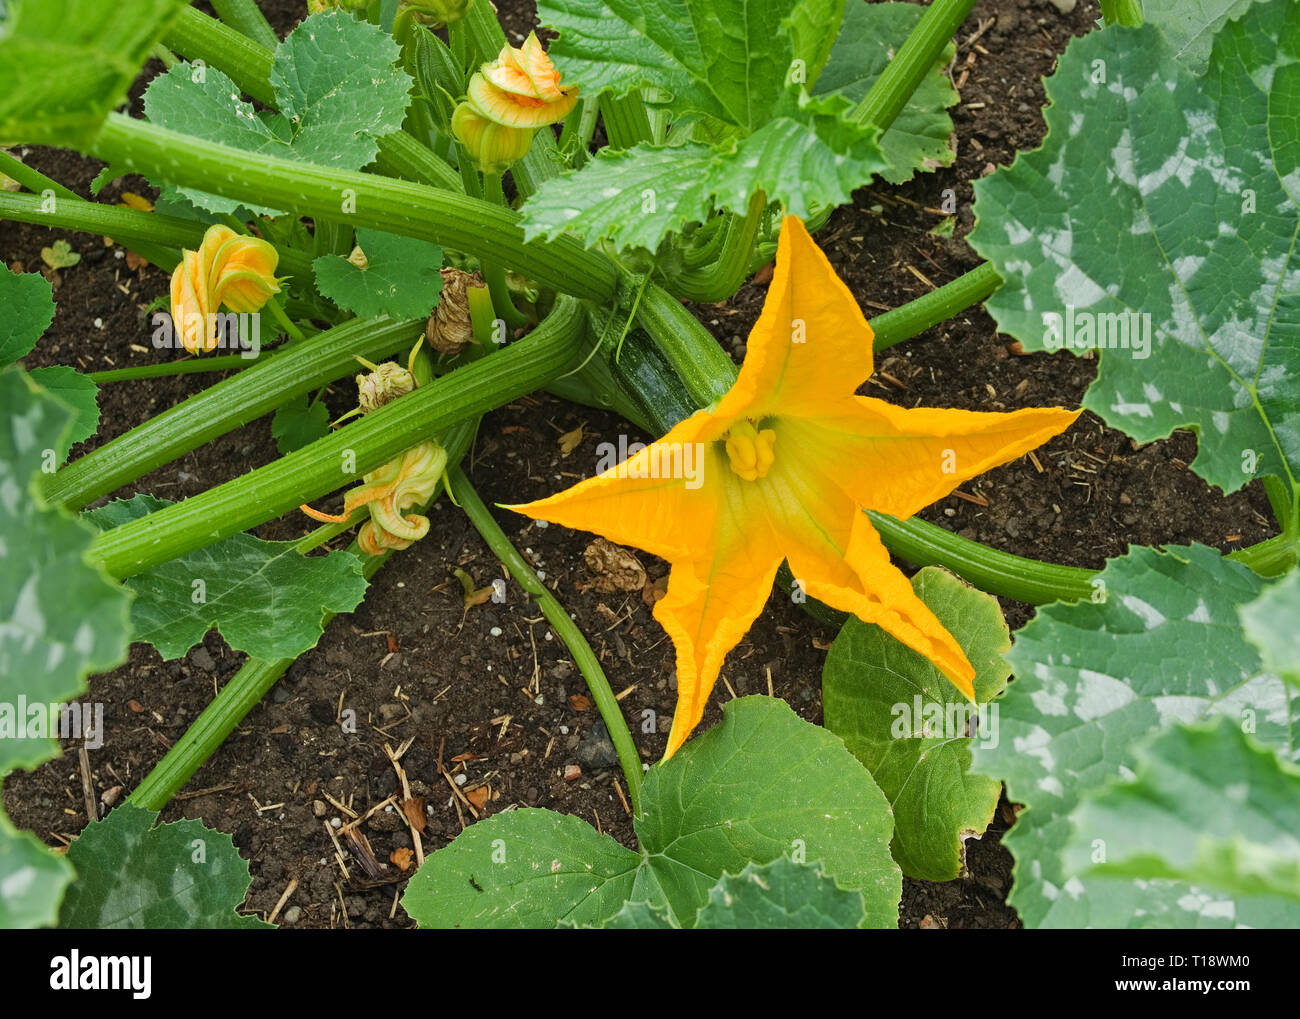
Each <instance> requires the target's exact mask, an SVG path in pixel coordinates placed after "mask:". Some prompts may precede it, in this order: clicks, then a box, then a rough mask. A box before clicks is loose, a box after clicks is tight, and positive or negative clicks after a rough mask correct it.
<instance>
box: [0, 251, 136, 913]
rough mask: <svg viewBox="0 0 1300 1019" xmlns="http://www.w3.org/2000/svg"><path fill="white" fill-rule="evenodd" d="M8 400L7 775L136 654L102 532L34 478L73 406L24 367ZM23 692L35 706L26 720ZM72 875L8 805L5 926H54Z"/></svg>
mask: <svg viewBox="0 0 1300 1019" xmlns="http://www.w3.org/2000/svg"><path fill="white" fill-rule="evenodd" d="M0 275H3V270H0ZM47 299H48V298H47ZM0 407H3V408H4V414H3V415H0V510H2V511H3V514H2V515H0V733H3V738H0V778H2V777H3V776H5V775H7V774H8V773H9V772H11V771H13V770H14V769H15V768H33V767H35V766H36V765H38V764H40V763H41V762H43V761H46V760H49V759H50V758H52V757H54V756H55V755H56V754H57V753H58V744H57V743H55V742H54V741H53V740H52V739H50V738H49V735H50V733H51V731H52V730H51V729H50V727H49V725H48V723H49V721H50V718H51V711H52V710H53V706H54V705H56V704H58V703H59V702H62V701H66V700H69V699H70V698H72V697H75V696H77V695H78V694H79V693H81V692H83V691H84V690H85V689H86V683H85V678H86V676H87V675H88V674H89V673H91V672H98V671H102V670H104V669H109V668H112V667H113V666H115V665H117V664H118V663H119V662H121V661H122V660H123V659H124V658H125V657H126V649H127V637H128V634H129V632H130V626H129V623H128V612H129V602H130V599H129V597H128V595H127V594H126V592H125V591H123V590H122V589H121V588H120V587H119V586H118V585H117V584H114V583H113V582H112V581H111V580H109V579H108V577H106V576H105V575H104V574H103V572H102V571H101V570H98V569H96V568H94V567H92V566H90V565H89V564H88V563H87V562H86V558H85V556H86V551H87V549H89V547H90V542H91V540H92V539H93V538H94V532H93V531H92V530H91V529H90V528H88V527H87V526H86V525H85V524H83V523H81V522H80V521H79V520H77V519H75V518H74V517H72V516H70V515H69V514H68V513H67V512H66V511H64V510H62V509H58V508H56V507H50V506H47V505H46V504H45V503H44V501H43V500H42V499H41V497H40V495H39V492H38V488H37V486H36V485H35V484H34V481H35V479H36V478H38V477H40V475H41V472H42V469H43V468H44V467H46V466H49V467H50V468H51V469H52V467H53V464H54V461H55V455H56V454H55V451H56V450H57V449H59V448H65V447H66V445H67V443H68V439H69V436H70V435H71V429H72V427H73V420H74V417H75V415H74V412H73V411H72V410H70V409H69V408H68V407H67V406H65V405H64V404H63V403H61V402H60V401H59V400H57V399H55V398H54V397H52V396H50V395H49V394H48V393H47V392H45V391H44V390H42V389H40V388H39V387H37V386H36V385H35V384H34V383H32V382H31V380H30V379H28V378H27V376H26V375H25V374H24V373H23V372H22V371H21V370H19V369H18V368H14V367H9V368H7V369H0ZM69 605H74V606H76V611H75V612H69V611H68V606H69ZM24 700H25V701H26V703H27V704H28V705H29V710H28V712H27V713H26V714H25V715H24V716H23V717H21V718H20V717H19V716H18V715H17V705H19V704H20V703H21V702H22V701H24ZM38 705H39V706H44V707H45V708H46V710H44V711H42V712H41V717H42V718H43V720H44V722H45V723H46V725H45V728H44V730H42V729H38V728H35V727H34V716H33V715H32V713H31V710H30V709H31V708H34V707H36V706H38ZM53 717H54V719H55V720H56V721H57V719H58V715H57V712H55V713H54V714H53ZM71 878H72V868H71V867H70V866H69V865H68V863H67V861H66V860H64V859H62V858H60V857H56V856H54V855H52V854H51V853H50V851H49V849H48V848H46V847H45V846H43V845H41V843H40V842H38V841H37V840H36V839H35V838H33V837H32V836H31V835H30V834H29V833H27V832H19V831H16V830H15V829H14V828H13V827H12V825H10V823H9V820H8V818H6V817H5V816H4V813H3V811H2V810H0V927H5V928H20V927H21V928H27V927H39V926H42V925H45V924H49V923H53V922H54V919H55V914H56V911H57V909H58V903H59V898H60V896H61V895H62V894H63V889H64V887H65V886H66V885H67V883H68V881H69V880H71Z"/></svg>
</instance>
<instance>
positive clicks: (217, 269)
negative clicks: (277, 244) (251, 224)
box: [171, 224, 281, 354]
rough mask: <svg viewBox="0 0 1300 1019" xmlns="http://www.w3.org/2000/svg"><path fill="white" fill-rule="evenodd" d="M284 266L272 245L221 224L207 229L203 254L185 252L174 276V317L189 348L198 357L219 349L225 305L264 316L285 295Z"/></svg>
mask: <svg viewBox="0 0 1300 1019" xmlns="http://www.w3.org/2000/svg"><path fill="white" fill-rule="evenodd" d="M279 261H280V256H279V254H278V253H277V252H276V250H275V248H274V246H272V245H271V244H270V243H269V242H268V241H264V240H262V239H261V238H259V237H248V236H245V235H244V234H239V233H236V232H235V231H234V230H232V229H230V227H228V226H222V225H221V224H216V225H214V226H210V227H208V230H207V232H206V233H205V234H204V235H203V243H202V244H200V245H199V250H198V251H182V252H181V262H180V264H179V265H178V266H176V269H175V271H174V272H173V273H172V285H171V313H172V323H173V326H174V327H175V328H176V329H177V330H178V331H179V332H180V337H181V343H182V344H183V345H184V347H185V349H186V350H188V351H189V352H190V353H191V354H199V353H203V352H205V351H209V350H212V349H213V348H214V347H215V346H216V345H217V339H218V336H217V328H216V321H215V315H216V312H217V309H219V308H220V307H221V306H222V305H225V307H227V308H228V309H230V310H231V311H233V312H237V313H242V314H251V313H252V312H255V311H260V310H261V309H262V306H263V305H265V304H266V302H267V301H268V300H270V298H271V295H272V294H276V293H279V291H280V282H281V281H280V280H279V279H277V278H276V276H275V267H276V266H277V265H278V264H279Z"/></svg>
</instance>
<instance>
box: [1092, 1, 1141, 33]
mask: <svg viewBox="0 0 1300 1019" xmlns="http://www.w3.org/2000/svg"><path fill="white" fill-rule="evenodd" d="M1101 16H1102V17H1103V18H1104V19H1105V21H1106V24H1108V25H1124V26H1126V27H1128V28H1141V27H1142V23H1143V21H1144V20H1145V19H1144V18H1143V16H1142V0H1101Z"/></svg>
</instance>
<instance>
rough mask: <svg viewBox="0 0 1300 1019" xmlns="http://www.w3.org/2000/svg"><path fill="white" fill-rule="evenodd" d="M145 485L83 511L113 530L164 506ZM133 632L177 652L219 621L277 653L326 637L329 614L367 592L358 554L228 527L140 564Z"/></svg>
mask: <svg viewBox="0 0 1300 1019" xmlns="http://www.w3.org/2000/svg"><path fill="white" fill-rule="evenodd" d="M168 505H170V503H168V502H167V501H166V500H163V499H155V498H153V497H152V496H148V495H137V496H134V497H133V498H131V499H127V500H122V499H119V500H118V501H116V502H112V503H109V504H108V505H107V506H103V507H100V508H99V509H94V510H90V511H88V512H87V513H86V514H85V518H86V519H87V520H88V521H89V522H90V523H92V524H94V525H95V526H96V527H99V528H100V529H102V530H107V529H109V528H111V527H118V526H120V525H122V524H125V523H128V522H129V521H132V520H138V519H139V518H141V517H143V516H145V515H147V514H149V513H152V512H154V511H156V510H160V509H163V508H164V507H166V506H168ZM126 586H127V587H129V588H130V589H131V590H132V591H134V592H135V602H134V603H133V604H132V606H131V624H132V632H133V639H134V640H140V641H147V642H148V643H150V644H152V645H153V646H154V647H156V648H157V649H158V653H159V654H161V655H162V656H163V658H168V659H170V658H179V657H180V656H181V655H183V654H185V652H187V651H188V650H189V649H190V648H191V647H193V646H194V645H195V644H197V643H198V642H199V641H200V640H202V639H203V635H204V634H205V633H207V632H208V630H209V629H211V628H213V627H216V628H217V629H218V630H220V631H221V635H222V637H224V638H225V640H226V643H227V644H229V645H230V646H231V647H232V648H234V649H235V650H236V651H244V652H247V653H248V654H249V655H250V656H252V657H253V658H260V659H261V660H263V661H267V662H274V661H279V660H280V659H281V658H297V657H298V655H300V654H302V653H303V652H304V651H306V650H307V649H308V648H311V647H315V645H316V641H317V640H319V639H320V635H321V631H322V629H323V623H324V619H325V616H326V614H328V613H340V612H351V611H352V610H353V609H354V608H356V607H357V605H358V604H359V603H360V601H361V599H362V598H363V597H364V596H365V592H366V580H365V577H363V576H362V574H361V561H360V560H359V559H358V558H357V557H356V556H355V555H353V554H352V553H351V552H347V551H337V552H331V553H329V554H328V555H323V556H304V555H302V554H301V553H299V552H297V551H295V549H294V542H291V541H263V540H262V539H261V538H255V537H253V536H252V535H251V534H232V535H231V536H230V537H228V538H223V539H221V540H220V541H218V542H214V543H213V544H211V545H207V546H205V547H203V548H200V549H196V550H195V551H193V552H189V553H186V554H185V555H183V556H181V557H179V558H177V559H172V560H170V561H169V562H166V563H163V564H162V565H161V566H155V567H154V568H153V569H151V570H146V571H145V572H144V573H139V574H136V575H135V576H134V577H131V578H130V579H129V580H127V581H126Z"/></svg>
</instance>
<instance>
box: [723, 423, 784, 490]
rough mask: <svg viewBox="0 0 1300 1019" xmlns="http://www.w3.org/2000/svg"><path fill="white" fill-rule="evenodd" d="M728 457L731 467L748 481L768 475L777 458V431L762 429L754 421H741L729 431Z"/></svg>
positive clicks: (727, 438)
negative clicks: (756, 426)
mask: <svg viewBox="0 0 1300 1019" xmlns="http://www.w3.org/2000/svg"><path fill="white" fill-rule="evenodd" d="M726 443H727V459H728V460H730V461H731V469H732V470H733V471H734V472H735V473H736V474H738V475H740V476H741V477H742V478H744V479H745V480H746V481H755V480H757V479H758V478H762V477H766V476H767V472H768V471H769V470H770V469H771V467H772V463H773V461H775V459H776V453H775V449H776V432H774V431H773V430H772V429H770V428H764V429H763V430H762V431H759V429H757V428H755V427H754V423H753V422H752V421H739V422H737V423H736V424H734V425H732V426H731V428H730V429H728V431H727V436H726Z"/></svg>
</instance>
